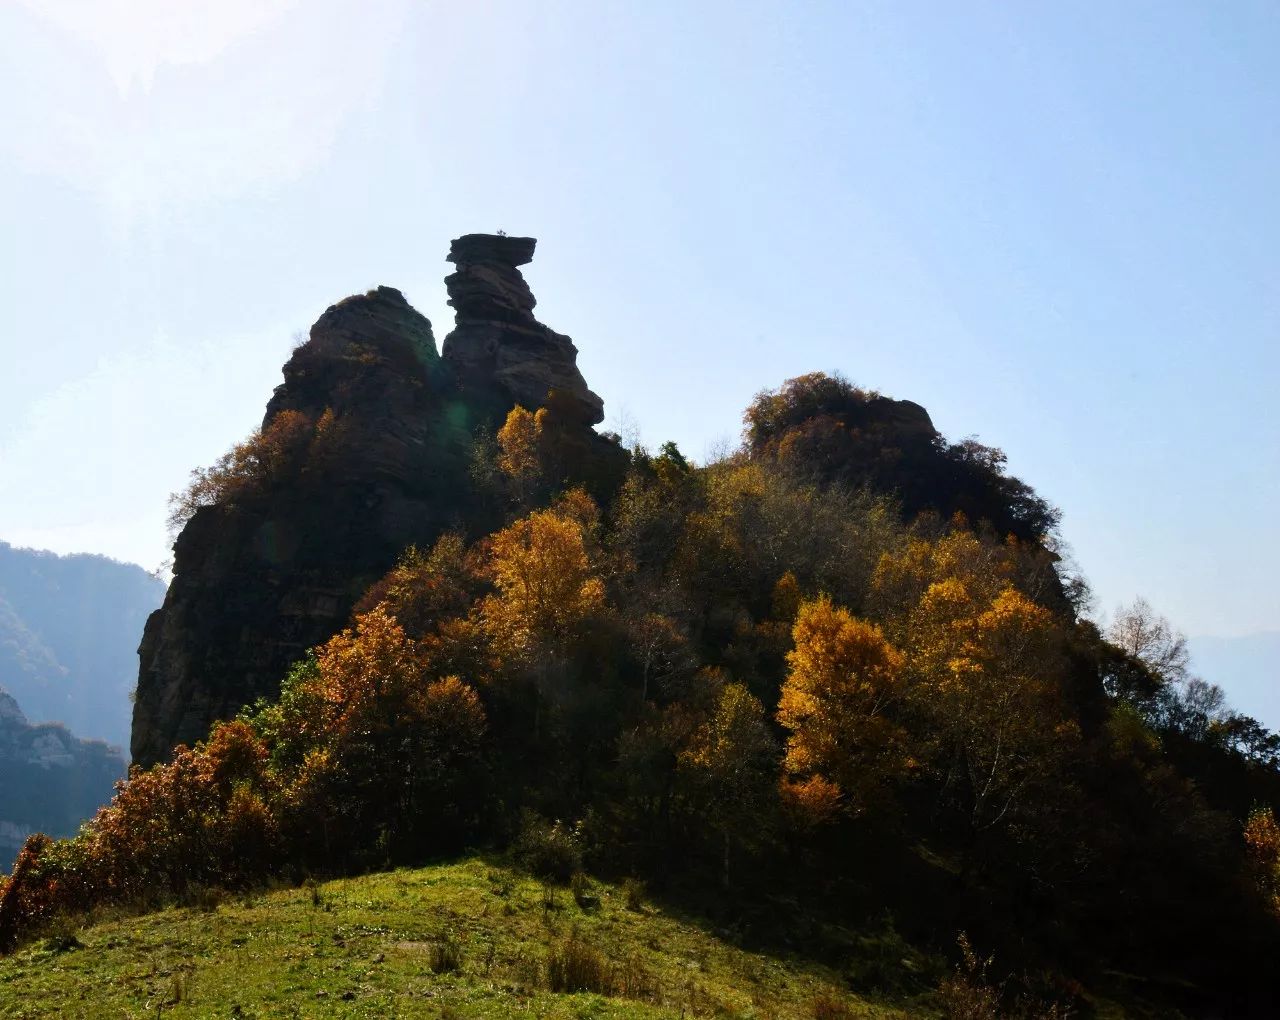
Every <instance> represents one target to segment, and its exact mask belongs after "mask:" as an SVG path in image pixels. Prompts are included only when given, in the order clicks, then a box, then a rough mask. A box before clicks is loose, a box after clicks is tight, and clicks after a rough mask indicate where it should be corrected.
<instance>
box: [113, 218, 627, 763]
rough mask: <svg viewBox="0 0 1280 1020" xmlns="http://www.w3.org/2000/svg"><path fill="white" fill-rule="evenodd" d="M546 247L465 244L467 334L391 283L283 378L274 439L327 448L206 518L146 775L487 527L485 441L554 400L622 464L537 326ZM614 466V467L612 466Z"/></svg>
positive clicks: (165, 669) (180, 547) (136, 730)
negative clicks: (385, 584)
mask: <svg viewBox="0 0 1280 1020" xmlns="http://www.w3.org/2000/svg"><path fill="white" fill-rule="evenodd" d="M534 244H535V242H534V240H533V238H513V237H505V236H501V235H497V236H495V235H484V234H470V235H467V236H466V237H461V238H459V239H457V240H456V241H454V242H453V246H452V248H451V250H450V254H449V259H450V260H451V261H452V262H454V264H455V265H456V266H457V271H456V272H455V273H454V274H453V275H451V276H450V277H449V278H448V280H447V281H446V283H447V286H448V290H449V295H450V299H451V303H452V304H453V306H454V308H455V309H456V312H457V324H456V328H455V329H454V330H453V332H451V333H450V334H449V336H448V338H447V339H446V340H445V344H444V351H443V356H441V355H438V354H437V353H436V348H435V342H434V338H433V335H432V330H431V324H430V323H429V322H428V321H427V320H426V319H425V318H424V317H423V316H422V315H420V314H419V313H418V312H416V311H415V310H414V309H413V308H412V307H410V305H409V304H408V302H406V301H405V299H404V297H403V295H402V294H401V293H400V292H399V291H397V290H393V289H392V288H390V287H379V288H377V289H376V290H372V291H370V292H369V293H367V294H364V295H358V296H355V297H350V298H347V299H346V300H344V301H341V302H339V303H338V304H336V305H333V306H332V307H330V308H329V309H327V310H326V311H325V313H324V314H323V315H321V316H320V318H319V319H318V320H317V321H316V324H315V325H314V326H313V327H312V328H311V332H310V336H309V339H308V340H307V341H306V342H305V343H304V344H302V345H301V346H300V347H298V348H297V349H296V350H295V351H294V352H293V355H292V357H291V358H290V359H289V362H288V363H287V364H286V365H285V366H284V382H283V383H282V384H281V385H280V386H278V387H277V388H276V391H275V393H274V395H273V396H272V397H271V400H270V402H269V403H268V405H267V410H266V415H265V417H264V419H263V429H264V431H265V430H267V429H268V428H269V427H270V426H272V424H273V422H276V421H278V420H281V419H280V416H281V415H282V414H283V413H285V412H293V414H294V418H293V420H294V421H299V422H302V423H303V424H302V426H301V427H302V428H303V429H304V431H306V432H307V434H308V435H310V434H311V431H310V430H314V437H313V438H311V439H310V440H309V442H310V444H311V445H310V447H309V450H310V452H309V453H308V454H307V455H306V457H305V459H304V460H303V462H302V466H301V467H296V466H295V467H294V468H293V469H291V471H292V473H291V474H289V475H288V477H287V478H285V479H282V480H277V481H275V482H273V483H272V484H270V485H267V486H263V487H262V488H261V491H255V492H250V493H248V494H245V493H243V492H241V493H238V494H237V495H236V498H234V499H231V498H220V499H218V500H216V501H214V502H213V503H212V505H208V506H201V507H200V508H198V509H197V510H195V512H194V514H193V515H192V516H191V517H190V519H189V520H188V521H187V523H186V525H185V527H184V528H183V530H182V532H181V534H180V535H179V536H178V539H177V541H176V543H175V544H174V579H173V583H172V584H171V585H170V588H169V592H168V595H167V597H166V599H165V603H164V605H163V607H162V608H161V609H159V610H157V611H156V612H155V613H154V614H153V615H152V616H151V618H150V619H149V620H148V621H147V625H146V630H145V633H144V635H143V639H142V645H141V647H140V649H139V654H140V656H141V668H140V672H139V678H138V691H137V699H136V703H135V707H134V718H133V736H132V753H133V759H134V761H135V762H137V763H139V764H142V765H147V764H150V763H152V762H155V761H159V760H162V759H164V758H166V757H168V755H169V754H170V752H171V750H172V748H173V747H174V746H175V745H176V744H178V743H183V742H185V743H190V742H192V741H195V740H198V739H200V738H201V737H203V736H204V735H205V734H206V733H207V732H208V728H209V725H210V723H212V722H213V721H214V720H216V719H220V718H228V717H231V716H234V715H235V714H236V713H237V712H238V711H239V710H240V709H241V708H242V707H243V706H244V705H246V704H248V703H251V702H252V701H254V700H255V699H256V698H258V697H260V696H263V695H267V696H271V695H274V694H275V693H276V692H277V691H278V690H279V686H280V682H281V680H282V678H283V677H284V675H285V673H286V672H287V670H288V668H289V666H290V665H291V664H292V663H293V662H295V661H297V660H298V659H299V658H301V657H302V656H303V654H304V653H305V652H306V650H307V649H308V648H310V647H312V646H313V645H316V644H318V643H320V642H322V641H324V640H326V639H327V638H328V637H330V636H331V635H332V634H333V633H335V632H336V631H337V630H338V629H340V628H341V627H342V626H343V625H344V624H345V623H346V621H347V619H348V618H349V616H350V613H351V608H352V606H353V605H354V604H355V603H356V601H357V600H358V599H359V598H360V596H361V595H362V594H363V593H364V591H365V590H366V589H367V588H368V586H369V585H370V584H371V583H372V582H373V581H374V580H376V579H377V578H378V577H380V576H381V575H382V574H383V573H385V572H386V570H387V569H388V568H389V567H390V566H391V565H392V564H393V563H394V562H395V560H396V559H397V557H398V556H399V555H400V553H401V552H402V551H403V550H404V549H405V547H406V546H408V545H410V544H414V543H416V544H418V545H420V546H421V545H429V544H430V543H431V542H433V541H434V540H435V538H436V537H437V536H438V535H439V534H440V533H441V532H442V531H444V530H445V529H447V528H451V527H461V528H463V529H464V530H465V529H466V528H467V527H468V526H471V527H475V526H477V524H483V523H484V521H483V516H484V515H483V512H482V510H480V509H479V507H478V502H479V497H478V494H477V493H476V492H475V490H474V488H473V485H472V483H471V481H470V475H469V464H470V458H471V454H472V447H473V439H474V435H475V433H476V430H477V429H478V428H481V427H484V428H487V429H489V430H492V429H493V428H495V427H496V426H497V425H498V424H499V423H500V422H501V420H502V418H503V417H504V416H505V415H506V413H507V412H508V411H509V410H510V408H511V407H512V406H513V405H514V404H515V403H517V402H519V403H523V404H525V405H526V406H528V407H531V408H532V407H538V406H542V405H544V404H547V403H548V402H549V400H551V399H552V398H551V397H550V396H549V395H550V394H554V407H555V412H556V414H557V415H558V418H559V424H558V426H557V427H558V428H560V429H561V430H562V431H563V432H564V433H565V435H566V443H565V446H566V448H567V449H572V450H573V451H575V454H576V463H578V464H580V465H586V467H584V469H583V470H584V471H588V469H589V473H591V474H592V477H594V478H600V477H606V476H616V475H617V474H618V473H619V470H618V460H619V458H621V457H622V456H623V455H622V453H621V451H620V450H619V449H618V448H617V447H616V446H613V445H612V444H610V443H608V442H607V441H606V440H604V439H602V438H601V437H599V436H597V435H596V434H595V432H594V431H592V429H591V428H590V425H591V424H594V423H595V422H598V421H600V420H601V419H602V417H603V407H602V404H601V401H600V398H599V397H598V396H596V395H595V394H594V393H592V392H591V390H589V389H588V388H587V385H586V382H585V381H584V380H583V378H582V375H581V373H580V372H579V371H578V369H577V366H576V364H575V357H576V354H577V351H576V348H575V347H574V346H573V344H572V342H571V341H570V340H569V338H568V337H565V336H561V335H560V334H558V333H555V332H553V331H552V330H550V329H548V328H547V327H546V326H543V325H542V324H540V323H539V322H537V321H536V320H535V319H534V317H533V307H534V304H535V302H534V298H533V295H532V294H531V293H530V292H529V288H528V286H527V285H526V284H525V282H524V279H523V277H522V276H521V275H520V272H519V270H518V269H517V267H518V266H520V265H523V264H525V263H527V262H528V261H529V260H530V259H531V258H532V257H533V249H534ZM600 465H604V466H606V467H607V468H609V470H607V471H602V470H599V467H600Z"/></svg>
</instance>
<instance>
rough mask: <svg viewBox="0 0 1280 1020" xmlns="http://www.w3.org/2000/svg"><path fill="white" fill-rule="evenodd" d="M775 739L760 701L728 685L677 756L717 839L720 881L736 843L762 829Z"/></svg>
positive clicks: (750, 839)
mask: <svg viewBox="0 0 1280 1020" xmlns="http://www.w3.org/2000/svg"><path fill="white" fill-rule="evenodd" d="M774 753H775V744H774V741H773V737H772V736H771V735H770V733H769V728H768V724H767V721H766V718H765V713H764V706H763V705H762V704H760V701H759V699H758V698H756V697H755V696H754V695H753V694H752V693H751V692H750V691H748V690H747V689H746V687H744V686H743V685H742V684H734V683H730V684H726V685H725V686H724V687H723V689H722V690H721V692H720V694H719V697H718V698H717V700H716V703H715V707H714V709H713V711H712V713H711V715H710V717H709V718H708V719H707V720H706V721H705V722H704V723H703V724H702V725H701V726H700V727H699V728H698V730H697V732H696V733H695V734H694V736H693V739H692V741H691V743H690V744H689V746H687V747H686V748H685V749H684V750H683V751H681V752H680V755H679V769H680V775H681V777H682V779H683V781H684V784H685V787H686V789H687V791H688V795H689V797H690V799H691V800H692V801H693V803H694V805H695V806H696V807H697V809H698V812H699V814H700V816H701V817H702V818H703V819H704V820H705V823H706V824H707V826H708V827H709V828H711V829H712V830H713V832H715V833H716V834H717V835H718V836H719V839H720V850H721V858H720V863H721V873H720V878H721V882H722V883H723V884H724V885H725V886H726V887H727V886H728V885H729V880H730V868H731V860H732V852H733V848H734V847H735V846H743V845H749V844H752V843H754V842H755V841H757V840H758V839H759V838H760V836H761V835H762V834H763V833H764V831H765V829H766V827H767V822H768V807H769V803H770V798H771V797H772V795H773V775H774V767H775V766H774Z"/></svg>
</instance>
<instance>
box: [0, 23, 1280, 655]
mask: <svg viewBox="0 0 1280 1020" xmlns="http://www.w3.org/2000/svg"><path fill="white" fill-rule="evenodd" d="M1278 52H1280V7H1277V6H1276V5H1275V4H1274V3H1269V2H1258V3H1249V2H1247V0H1236V2H1233V3H1231V4H1216V5H1209V4H1179V3H1170V2H1162V3H1151V4H1144V3H1126V4H1123V5H1116V4H1104V3H1072V4H1056V5H1048V4H1036V5H1030V4H1005V3H991V4H983V3H972V4H932V3H920V4H904V3H898V2H893V3H854V2H842V3H832V4H820V3H800V4H796V3H774V4H763V3H750V2H736V3H712V2H703V3H697V4H689V3H670V4H667V3H656V2H655V3H647V4H643V5H641V4H622V3H616V4H614V3H586V2H579V3H556V2H547V0H540V2H539V3H537V4H531V3H527V2H525V3H475V4H458V3H449V4H437V3H424V2H409V0H385V2H378V0H365V2H362V3H356V2H347V0H308V2H306V3H301V2H293V3H290V2H284V0H221V2H217V3H195V2H191V3H179V4H174V3H170V2H164V0H40V2H36V0H20V2H11V3H9V4H6V5H3V6H0V113H2V114H3V118H2V121H3V123H4V125H5V128H4V130H3V132H0V345H2V346H3V364H4V366H5V367H4V371H3V372H0V539H5V540H7V541H10V542H13V543H16V544H26V545H32V546H38V547H44V548H52V549H56V550H59V551H71V550H84V551H94V552H104V553H107V554H110V555H113V556H116V557H118V558H121V559H127V560H133V561H137V562H140V563H142V564H144V565H146V566H148V567H151V566H154V565H156V564H158V563H159V562H161V561H162V560H164V559H165V558H166V557H167V555H168V553H167V540H166V536H165V530H164V523H163V521H164V516H165V499H166V496H167V494H168V493H169V492H171V491H172V490H174V489H176V488H179V487H180V486H181V485H182V484H183V482H184V480H185V478H186V476H187V473H188V472H189V471H190V469H191V468H192V467H194V466H196V465H198V464H204V463H208V462H209V461H211V460H213V459H214V458H215V457H216V456H217V455H218V454H220V453H221V452H222V451H223V450H225V449H226V448H227V446H229V445H230V444H231V443H232V442H233V441H235V440H237V439H239V438H241V437H242V436H243V435H244V434H245V433H247V432H248V431H249V430H250V429H251V428H252V427H253V426H254V425H255V424H256V423H257V421H258V419H259V418H260V415H261V411H262V407H263V405H264V403H265V401H266V399H267V397H268V396H269V395H270V391H271V388H272V387H273V386H274V385H275V384H276V383H277V382H278V381H279V366H280V364H281V363H282V362H283V360H284V359H285V358H286V356H287V354H288V351H289V348H290V346H291V344H292V337H293V335H294V334H295V333H296V332H297V331H299V330H305V329H306V328H307V327H308V325H309V324H310V323H311V322H312V321H314V319H315V318H316V317H317V316H318V315H319V313H320V312H321V311H322V310H323V309H324V308H325V306H326V305H328V304H330V303H332V302H333V301H335V300H337V299H339V298H341V297H343V296H344V295H346V294H348V293H352V292H355V291H361V290H365V289H367V288H369V287H370V286H373V285H374V284H377V283H386V284H390V285H393V286H397V287H399V288H401V289H402V290H403V291H404V292H405V293H406V295H407V296H408V297H409V299H410V300H411V301H412V302H414V303H415V304H416V305H417V306H418V307H419V308H420V309H421V310H422V311H423V312H425V313H426V314H427V315H428V316H429V317H430V318H431V320H432V322H433V323H434V324H435V327H436V334H437V338H438V339H439V338H442V337H443V336H444V334H445V333H446V332H447V331H448V326H449V322H450V317H449V316H448V314H447V312H448V311H449V309H448V308H447V307H446V306H445V303H444V299H445V294H444V288H443V285H442V282H441V281H442V278H443V276H444V275H445V273H446V272H447V271H448V268H449V267H448V266H447V265H446V264H445V262H444V261H443V260H444V255H445V253H446V251H447V248H448V242H449V239H450V238H452V237H455V236H457V235H458V234H461V233H465V232H469V231H476V230H494V229H498V228H502V229H505V230H507V231H508V232H511V233H521V234H532V235H534V236H536V237H538V238H539V249H538V256H537V259H536V260H535V262H534V263H533V265H532V266H530V267H528V270H527V275H528V278H529V280H530V282H531V284H532V286H533V288H534V292H535V293H536V294H537V295H538V298H539V315H540V317H541V318H542V319H543V321H545V322H547V323H548V324H549V325H551V326H553V327H554V328H556V329H558V330H560V331H561V332H566V333H568V334H570V335H571V336H573V337H574V339H575V340H576V342H577V344H578V346H579V348H580V349H581V355H580V359H579V361H580V364H581V366H582V369H583V372H584V374H585V375H586V378H587V379H588V381H589V383H590V384H591V386H592V388H593V389H595V390H596V391H597V392H598V393H600V394H601V395H602V396H603V397H604V399H605V402H606V412H607V413H609V414H610V416H611V424H612V425H614V426H615V427H616V426H617V425H618V424H619V423H620V422H621V421H622V420H624V419H625V420H627V421H630V422H634V423H636V424H638V426H639V428H640V431H641V434H642V436H643V438H644V439H645V440H646V441H648V442H650V443H653V444H656V443H659V442H661V441H663V440H665V439H669V438H670V439H675V440H676V441H678V442H679V443H680V445H681V447H682V448H684V449H685V450H686V451H687V452H689V453H690V454H692V455H694V456H695V457H697V456H702V455H705V454H706V453H707V452H708V451H710V450H712V449H714V448H715V447H716V446H717V444H719V443H722V442H724V441H725V440H729V441H734V440H736V437H737V432H738V428H739V421H740V415H741V411H742V408H743V407H744V406H745V405H746V403H747V402H748V401H749V399H750V398H751V396H752V394H753V393H754V392H755V391H756V390H758V389H760V388H762V387H766V386H774V385H777V384H778V383H780V382H781V381H782V380H783V379H785V378H787V377H788V376H792V375H796V374H799V373H801V372H806V371H812V370H816V369H825V370H831V369H839V370H841V371H843V372H844V373H845V374H847V375H848V376H849V377H850V378H852V379H853V380H855V381H857V382H859V383H861V384H864V385H868V386H873V387H876V388H878V389H880V390H881V391H883V392H886V393H889V394H891V395H894V396H899V397H906V398H909V399H912V400H916V401H919V402H920V403H922V404H924V405H925V406H927V407H928V408H929V410H930V412H931V414H932V416H933V419H934V422H935V424H937V426H938V427H939V428H940V429H942V430H943V431H944V432H945V433H947V434H948V435H949V436H951V437H952V438H956V439H958V438H961V437H963V436H965V435H968V434H977V435H978V436H979V438H981V439H982V440H983V441H985V442H988V443H991V444H994V445H998V446H1000V447H1002V448H1003V449H1004V450H1005V451H1006V452H1007V453H1008V455H1009V464H1010V468H1011V470H1013V471H1014V473H1016V474H1018V475H1020V476H1021V477H1023V478H1024V479H1025V480H1027V481H1028V482H1030V483H1031V484H1033V485H1034V486H1035V487H1036V488H1037V489H1038V490H1039V491H1040V492H1041V493H1043V494H1044V495H1045V496H1047V497H1048V498H1050V499H1051V500H1053V501H1054V502H1055V503H1057V504H1058V505H1060V506H1061V507H1062V508H1063V510H1064V521H1063V532H1064V535H1065V537H1066V539H1067V540H1068V541H1069V542H1070V543H1071V545H1072V546H1073V547H1074V550H1075V553H1076V556H1077V558H1078V559H1079V561H1080V564H1081V566H1082V567H1083V569H1084V570H1085V572H1086V574H1087V575H1088V576H1089V577H1090V579H1091V580H1092V581H1093V583H1094V586H1095V588H1096V590H1097V593H1098V596H1099V608H1100V609H1102V610H1107V609H1111V608H1113V607H1114V606H1115V605H1117V604H1118V603H1120V602H1122V601H1128V600H1130V599H1131V598H1133V596H1135V595H1137V594H1143V595H1145V596H1146V597H1147V598H1148V599H1149V600H1150V601H1151V602H1152V603H1153V604H1154V605H1155V606H1156V607H1157V608H1158V609H1159V610H1160V611H1162V612H1164V613H1166V614H1167V615H1168V616H1170V617H1171V618H1172V619H1173V620H1174V621H1175V622H1176V623H1178V624H1179V625H1180V626H1181V627H1183V628H1184V629H1185V630H1186V631H1188V632H1189V633H1192V634H1215V635H1241V634H1247V633H1254V632H1259V631H1268V630H1280V597H1278V596H1277V591H1278V590H1280V587H1278V586H1277V583H1276V579H1277V578H1278V577H1280V546H1278V545H1277V542H1276V541H1275V533H1274V527H1273V524H1272V521H1273V518H1274V512H1275V507H1276V505H1277V502H1278V501H1280V500H1278V498H1277V497H1280V491H1278V490H1280V484H1278V482H1277V478H1280V472H1278V471H1277V468H1280V412H1277V409H1276V394H1277V388H1278V386H1277V384H1278V383H1280V354H1278V353H1277V349H1278V348H1280V344H1278V343H1277V341H1280V245H1277V238H1278V237H1280V188H1277V186H1276V181H1277V180H1280V61H1277V60H1276V54H1277V53H1278Z"/></svg>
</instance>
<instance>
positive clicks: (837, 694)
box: [777, 596, 906, 812]
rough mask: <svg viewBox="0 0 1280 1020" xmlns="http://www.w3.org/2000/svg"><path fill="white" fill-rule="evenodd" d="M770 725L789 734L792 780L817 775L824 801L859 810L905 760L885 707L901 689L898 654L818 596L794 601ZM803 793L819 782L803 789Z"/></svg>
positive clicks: (872, 629)
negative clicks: (835, 799) (839, 798)
mask: <svg viewBox="0 0 1280 1020" xmlns="http://www.w3.org/2000/svg"><path fill="white" fill-rule="evenodd" d="M792 636H793V639H794V641H795V647H794V649H793V650H792V651H791V652H789V653H788V655H787V666H788V671H787V678H786V681H785V683H784V684H783V686H782V696H781V698H780V700H779V703H778V713H777V718H778V722H779V723H781V724H782V725H783V726H784V727H786V729H787V730H789V731H790V736H789V737H788V738H787V751H786V758H785V766H786V771H787V774H788V777H789V779H790V781H792V782H793V783H800V784H802V785H803V784H809V783H811V781H812V780H813V779H814V778H815V777H818V778H820V779H821V780H823V781H824V782H825V783H827V784H830V786H827V787H823V789H824V790H825V796H826V798H827V799H829V798H830V797H831V796H832V795H833V794H843V795H844V798H845V800H846V803H847V806H848V808H849V809H850V810H853V811H855V812H856V811H861V810H863V809H864V808H866V806H867V805H868V804H869V803H871V802H872V801H873V800H874V799H875V797H876V795H877V793H878V792H879V791H880V790H881V789H882V788H883V786H884V785H885V784H886V783H887V782H888V781H890V780H891V779H892V778H893V777H894V776H896V775H898V774H900V773H901V771H902V769H903V768H904V765H905V760H906V756H905V754H904V748H903V741H902V737H903V734H902V732H901V730H900V729H899V727H898V726H897V725H896V724H895V723H894V722H892V721H891V719H890V718H889V716H888V713H887V709H888V707H889V706H890V704H891V703H892V702H893V700H894V699H895V698H896V697H898V696H899V694H900V693H901V686H902V667H903V656H902V654H901V653H900V652H899V651H898V650H897V649H895V648H894V647H893V646H892V645H890V644H889V642H888V641H887V640H885V637H884V634H883V633H882V632H881V630H880V628H879V627H877V626H875V625H874V624H871V623H867V622H866V621H864V620H859V619H856V618H855V617H853V616H852V615H851V614H850V613H849V612H848V611H847V610H845V609H842V608H840V607H839V606H836V605H834V604H833V603H832V602H831V600H830V599H829V598H827V597H826V596H821V597H819V598H817V599H815V600H813V601H810V602H802V603H801V604H800V607H799V611H798V613H797V615H796V621H795V625H794V627H793V628H792ZM808 789H809V793H810V796H814V795H816V792H817V790H818V789H819V787H815V786H809V787H808Z"/></svg>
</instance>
